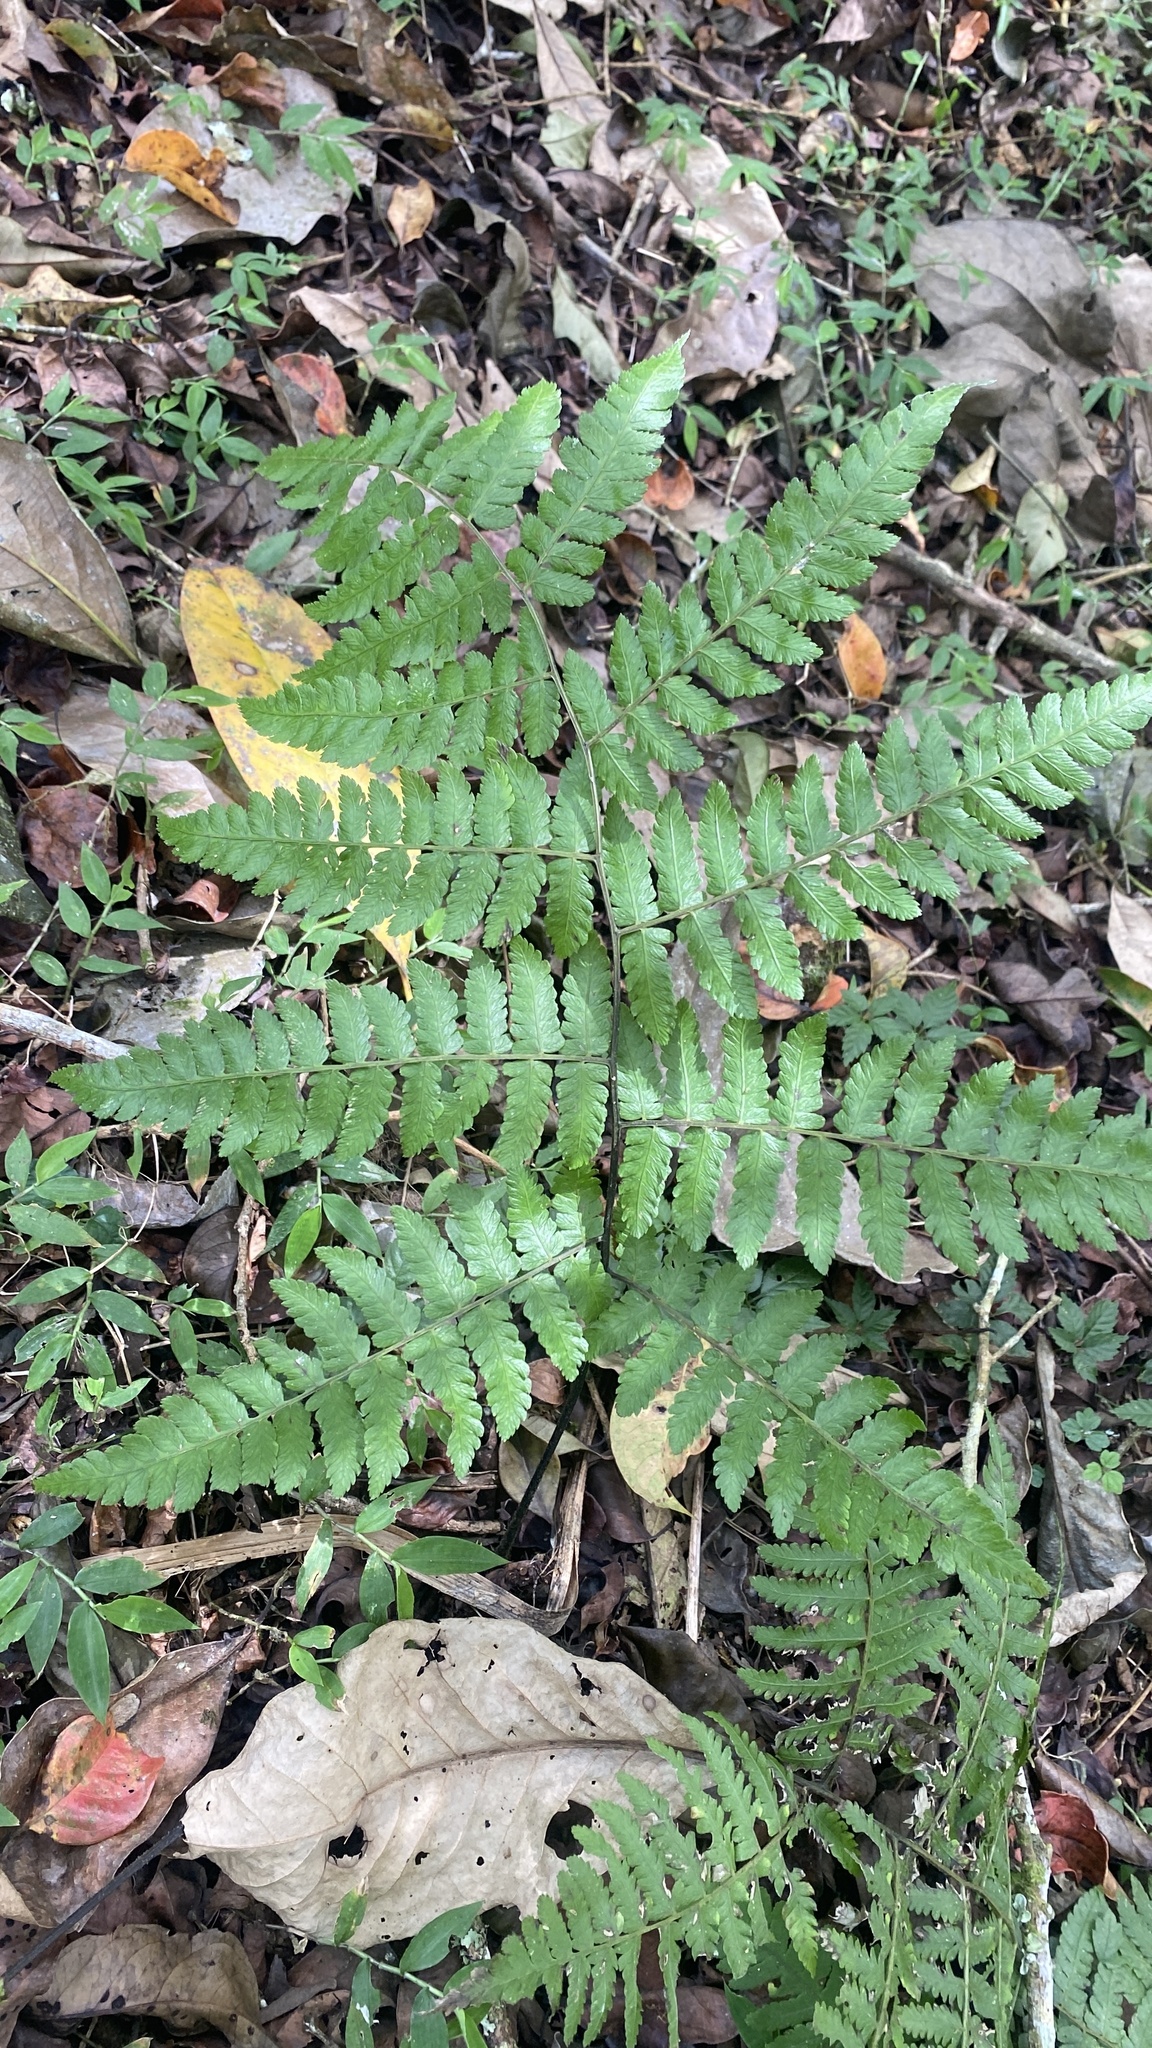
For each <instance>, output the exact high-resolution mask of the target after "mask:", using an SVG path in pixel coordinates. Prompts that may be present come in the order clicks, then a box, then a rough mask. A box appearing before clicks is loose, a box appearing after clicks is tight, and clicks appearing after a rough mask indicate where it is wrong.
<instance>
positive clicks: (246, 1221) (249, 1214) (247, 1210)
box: [232, 1195, 260, 1365]
mask: <svg viewBox="0 0 1152 2048" xmlns="http://www.w3.org/2000/svg"><path fill="white" fill-rule="evenodd" d="M258 1209H259V1204H258V1203H257V1202H256V1201H255V1200H254V1199H253V1197H252V1196H251V1195H245V1197H244V1200H243V1201H242V1202H241V1204H240V1214H239V1215H238V1216H237V1218H236V1283H235V1286H234V1288H233V1290H232V1299H233V1301H234V1303H235V1306H236V1334H237V1336H238V1337H239V1339H240V1347H241V1349H242V1351H243V1353H244V1356H245V1358H246V1359H247V1360H248V1363H249V1365H259V1363H260V1360H259V1358H258V1357H257V1354H256V1346H255V1344H254V1343H253V1342H252V1333H251V1331H250V1330H249V1328H248V1301H249V1297H250V1295H251V1293H252V1266H251V1262H250V1261H249V1258H248V1246H249V1244H250V1243H251V1241H252V1228H253V1225H254V1224H255V1221H256V1217H257V1213H258Z"/></svg>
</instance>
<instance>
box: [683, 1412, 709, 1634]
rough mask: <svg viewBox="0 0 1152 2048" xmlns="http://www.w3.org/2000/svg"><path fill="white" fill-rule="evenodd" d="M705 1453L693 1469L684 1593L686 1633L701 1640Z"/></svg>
mask: <svg viewBox="0 0 1152 2048" xmlns="http://www.w3.org/2000/svg"><path fill="white" fill-rule="evenodd" d="M704 1455H705V1454H704V1453H703V1452H701V1454H700V1456H699V1457H698V1458H697V1460H696V1463H695V1466H694V1467H693V1471H692V1493H691V1507H690V1514H691V1520H690V1522H689V1524H688V1586H687V1590H686V1591H685V1594H684V1633H685V1635H686V1636H687V1637H688V1640H689V1642H692V1643H698V1642H699V1641H700V1547H701V1538H702V1536H703V1531H704Z"/></svg>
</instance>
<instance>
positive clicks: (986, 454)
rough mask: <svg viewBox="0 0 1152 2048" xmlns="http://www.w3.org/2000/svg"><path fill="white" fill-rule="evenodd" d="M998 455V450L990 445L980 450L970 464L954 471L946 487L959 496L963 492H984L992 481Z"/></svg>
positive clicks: (967, 463)
mask: <svg viewBox="0 0 1152 2048" xmlns="http://www.w3.org/2000/svg"><path fill="white" fill-rule="evenodd" d="M998 453H999V450H998V449H996V448H993V447H992V446H991V445H989V446H988V447H987V448H982V449H981V451H980V453H979V455H977V456H975V457H974V458H973V460H972V461H971V462H966V463H965V464H964V467H963V469H958V470H957V471H956V474H955V476H954V477H953V478H952V479H951V482H950V483H949V485H948V488H949V490H950V491H959V492H960V493H961V494H963V493H964V492H965V491H982V490H986V489H987V487H988V485H989V484H990V483H991V481H992V471H993V470H994V469H995V467H996V457H997V454H998Z"/></svg>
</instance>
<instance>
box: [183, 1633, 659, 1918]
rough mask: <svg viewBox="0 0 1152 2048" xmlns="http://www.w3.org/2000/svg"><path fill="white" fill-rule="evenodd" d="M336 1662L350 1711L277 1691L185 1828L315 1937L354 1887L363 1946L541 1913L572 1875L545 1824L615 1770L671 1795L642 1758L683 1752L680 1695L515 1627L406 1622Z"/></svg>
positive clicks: (306, 1690) (195, 1794)
mask: <svg viewBox="0 0 1152 2048" xmlns="http://www.w3.org/2000/svg"><path fill="white" fill-rule="evenodd" d="M338 1668H339V1672H340V1676H341V1678H342V1680H343V1683H344V1687H345V1694H344V1698H343V1700H342V1701H341V1703H340V1707H339V1710H338V1711H333V1710H332V1709H330V1708H328V1707H324V1706H322V1705H321V1704H320V1702H319V1700H318V1699H317V1698H316V1695H315V1693H314V1692H313V1691H312V1689H311V1687H310V1686H306V1685H300V1686H295V1687H293V1688H292V1689H291V1690H290V1691H288V1692H284V1693H281V1694H279V1695H278V1697H277V1698H276V1699H274V1700H272V1701H270V1702H269V1704H268V1706H266V1707H265V1709H264V1711H263V1713H262V1714H261V1716H260V1719H259V1720H258V1722H257V1724H256V1727H255V1730H254V1732H253V1734H252V1735H251V1737H250V1738H249V1740H248V1743H247V1744H246V1746H245V1748H244V1749H243V1750H242V1752H241V1754H240V1756H239V1757H238V1758H237V1759H236V1762H235V1763H233V1764H231V1765H230V1766H229V1768H228V1769H227V1770H225V1771H215V1772H212V1773H211V1774H210V1775H209V1776H208V1777H206V1778H202V1779H201V1781H200V1783H199V1784H198V1785H196V1786H194V1787H193V1789H192V1791H191V1792H190V1793H189V1796H188V1810H187V1813H186V1815H185V1821H184V1833H185V1838H186V1840H187V1842H188V1845H189V1847H190V1849H191V1851H192V1854H193V1855H194V1856H198V1855H207V1856H211V1858H212V1860H213V1862H215V1863H218V1864H219V1865H220V1868H221V1869H222V1870H223V1871H225V1872H226V1874H227V1875H228V1876H229V1877H231V1878H232V1879H233V1880H234V1881H235V1883H237V1884H240V1885H243V1886H244V1888H245V1889H246V1890H247V1891H250V1892H252V1893H253V1894H254V1895H255V1897H256V1898H258V1899H261V1900H263V1902H264V1903H265V1905H268V1906H271V1907H272V1908H273V1910H274V1911H275V1912H277V1913H279V1914H280V1915H281V1918H282V1919H284V1920H285V1921H286V1922H287V1924H288V1926H289V1927H291V1928H293V1929H296V1930H298V1931H299V1932H301V1933H305V1934H310V1935H312V1936H313V1937H314V1938H315V1939H316V1940H319V1941H328V1940H330V1939H331V1935H332V1930H333V1927H334V1925H335V1921H336V1915H337V1913H338V1912H339V1909H340V1902H341V1900H342V1898H343V1897H344V1894H345V1893H346V1892H348V1891H350V1890H351V1889H352V1888H353V1887H355V1888H356V1889H357V1890H359V1891H361V1892H362V1893H363V1894H364V1896H365V1898H366V1900H367V1910H366V1913H365V1917H364V1920H363V1921H362V1923H361V1927H360V1932H359V1935H358V1937H357V1938H358V1940H359V1941H360V1942H362V1943H363V1944H364V1946H365V1947H371V1945H372V1944H373V1943H374V1942H376V1941H380V1940H383V1939H386V1938H391V1937H394V1936H404V1935H409V1934H414V1933H416V1931H417V1929H418V1928H421V1927H424V1926H425V1925H426V1924H427V1922H428V1921H429V1920H430V1919H432V1918H433V1916H434V1915H435V1914H437V1913H443V1912H446V1911H448V1910H449V1909H450V1908H452V1907H455V1906H462V1905H465V1904H468V1903H470V1902H472V1901H479V1903H480V1905H481V1906H482V1907H484V1908H487V1907H490V1906H497V1905H506V1906H517V1907H519V1909H520V1911H521V1912H523V1913H530V1912H534V1911H535V1907H536V1901H537V1899H538V1898H539V1896H540V1894H541V1893H542V1892H550V1891H552V1890H553V1889H554V1886H555V1879H556V1875H557V1872H558V1871H559V1868H560V1864H559V1860H558V1859H557V1857H556V1856H555V1855H554V1854H553V1852H552V1850H551V1849H550V1848H549V1847H548V1846H547V1844H546V1842H545V1839H544V1835H545V1829H546V1828H547V1826H548V1824H549V1822H550V1821H551V1820H552V1818H553V1816H554V1815H555V1814H556V1813H557V1812H559V1811H561V1810H562V1809H563V1808H564V1807H566V1806H567V1805H568V1803H569V1802H570V1801H571V1800H580V1801H582V1802H583V1803H585V1804H587V1803H590V1802H591V1801H592V1800H594V1799H603V1798H606V1797H610V1796H611V1794H612V1791H613V1788H614V1780H615V1778H616V1776H617V1774H618V1773H619V1772H620V1771H629V1772H631V1773H633V1775H635V1776H637V1777H639V1778H642V1779H643V1780H644V1781H645V1783H648V1784H653V1785H659V1786H660V1788H661V1789H662V1790H664V1791H665V1792H666V1793H668V1794H669V1795H672V1796H674V1788H675V1778H674V1776H673V1773H672V1772H671V1770H670V1768H669V1766H668V1765H666V1764H663V1763H661V1762H660V1760H659V1759H658V1758H657V1757H655V1756H653V1754H652V1753H651V1751H650V1750H649V1749H648V1748H647V1747H646V1745H647V1742H648V1740H649V1739H650V1737H652V1736H658V1737H660V1738H661V1739H662V1740H663V1741H665V1742H669V1743H674V1744H675V1745H676V1746H677V1747H680V1748H682V1747H684V1746H685V1744H686V1742H687V1739H688V1738H687V1731H686V1729H685V1727H684V1724H683V1722H682V1721H681V1719H680V1717H679V1715H678V1714H677V1713H676V1712H675V1711H674V1709H673V1708H672V1707H670V1706H669V1704H668V1702H667V1700H664V1699H662V1698H661V1697H660V1695H659V1694H658V1693H657V1692H656V1691H655V1690H654V1689H653V1688H652V1687H651V1686H650V1685H648V1684H647V1683H646V1681H645V1680H644V1679H642V1678H638V1677H637V1676H636V1674H635V1672H633V1671H629V1670H627V1669H626V1668H625V1667H624V1666H623V1665H620V1664H604V1663H596V1664H593V1663H586V1662H584V1661H582V1660H580V1659H578V1658H575V1657H573V1655H572V1653H571V1651H570V1650H567V1649H564V1648H562V1647H560V1646H559V1645H557V1644H554V1643H550V1642H548V1641H547V1640H546V1639H545V1638H544V1637H542V1636H540V1635H538V1634H537V1633H536V1632H535V1631H534V1630H533V1629H530V1628H525V1627H524V1626H523V1625H522V1624H521V1623H517V1622H509V1623H501V1624H497V1623H493V1622H490V1621H477V1620H468V1621H442V1622H440V1623H439V1624H438V1625H437V1624H436V1623H434V1622H419V1621H399V1622H392V1623H390V1624H388V1625H387V1626H386V1627H384V1628H380V1629H377V1630H376V1632H375V1634H374V1635H373V1636H371V1637H370V1639H369V1640H368V1642H366V1643H364V1644H363V1645H362V1646H361V1648H360V1649H358V1650H353V1651H351V1652H350V1653H349V1655H348V1656H346V1657H344V1658H342V1659H341V1661H340V1665H339V1667H338ZM356 1829H359V1830H362V1832H363V1835H364V1844H363V1847H362V1848H361V1849H360V1850H359V1852H358V1854H357V1855H356V1857H355V1860H352V1858H351V1857H350V1856H349V1854H348V1853H347V1852H346V1851H343V1850H342V1845H343V1843H344V1842H346V1841H347V1840H348V1838H349V1836H351V1835H352V1834H353V1831H354V1830H356ZM357 1839H358V1837H357Z"/></svg>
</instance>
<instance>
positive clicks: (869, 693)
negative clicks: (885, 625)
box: [836, 612, 888, 704]
mask: <svg viewBox="0 0 1152 2048" xmlns="http://www.w3.org/2000/svg"><path fill="white" fill-rule="evenodd" d="M836 658H837V660H838V661H839V663H840V667H841V669H842V670H843V673H844V681H845V682H846V683H847V685H848V688H849V691H850V692H851V694H852V696H853V697H856V698H858V699H860V700H861V701H862V702H864V703H870V704H874V703H875V701H876V699H877V698H878V697H882V696H883V694H884V685H885V683H886V682H887V680H888V662H887V659H886V658H885V654H884V649H883V648H882V647H881V645H880V642H879V640H878V639H877V638H876V635H875V633H874V632H873V631H872V628H871V626H870V625H869V624H868V621H867V620H866V619H862V618H861V617H860V614H859V612H851V613H850V614H849V616H848V618H847V620H846V621H845V624H844V630H843V632H842V633H841V635H840V637H839V639H838V640H837V642H836Z"/></svg>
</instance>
